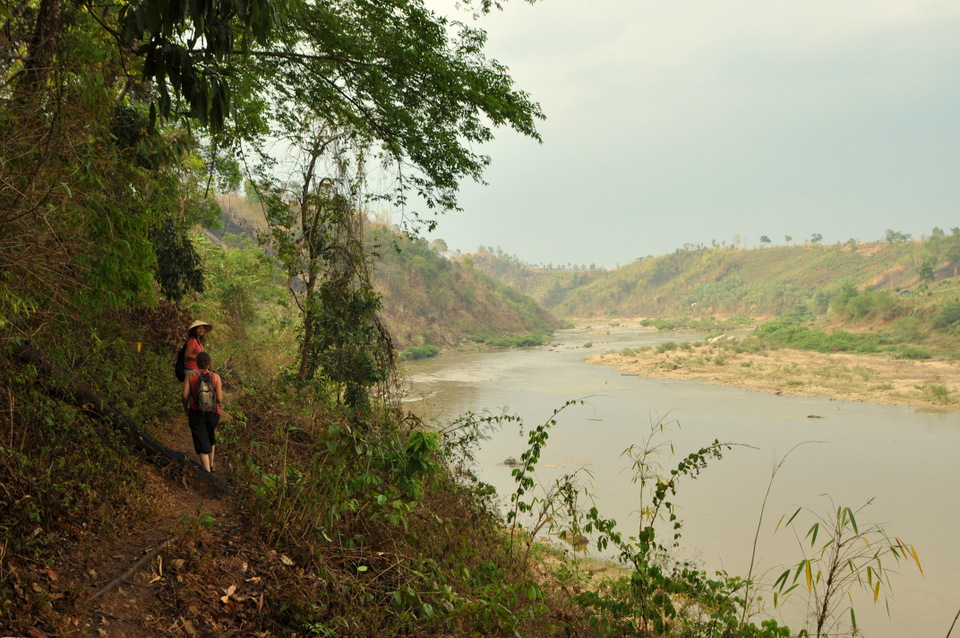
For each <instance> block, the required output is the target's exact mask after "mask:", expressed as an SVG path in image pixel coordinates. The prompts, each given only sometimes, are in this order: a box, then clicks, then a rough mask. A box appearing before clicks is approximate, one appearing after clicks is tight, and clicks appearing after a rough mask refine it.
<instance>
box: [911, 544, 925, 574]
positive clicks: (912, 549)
mask: <svg viewBox="0 0 960 638" xmlns="http://www.w3.org/2000/svg"><path fill="white" fill-rule="evenodd" d="M910 553H911V555H912V556H913V562H915V563H916V564H917V569H919V570H920V575H921V576H922V575H923V565H921V564H920V557H919V556H917V548H916V547H914V546H913V545H911V546H910Z"/></svg>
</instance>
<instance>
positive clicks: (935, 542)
mask: <svg viewBox="0 0 960 638" xmlns="http://www.w3.org/2000/svg"><path fill="white" fill-rule="evenodd" d="M702 338H703V337H702V335H700V334H698V333H692V332H682V331H681V332H673V333H660V332H655V331H649V330H643V329H641V328H640V327H638V326H637V325H635V324H606V323H597V324H594V325H593V326H581V327H578V328H576V329H570V330H563V331H559V332H558V333H557V334H556V335H555V338H554V343H553V345H551V346H548V347H540V348H530V349H522V350H502V351H493V352H451V353H444V354H441V355H440V356H438V357H435V358H432V359H424V360H419V361H413V362H409V363H407V364H406V366H405V372H406V376H407V379H408V382H409V390H408V394H407V398H406V399H405V401H406V406H407V408H408V409H410V410H411V411H413V412H415V413H417V414H419V415H421V416H422V417H424V418H425V419H426V420H427V421H428V422H433V423H436V424H437V425H438V426H443V425H444V424H447V423H449V422H450V421H452V420H453V419H455V418H456V417H458V416H460V415H461V414H464V413H466V412H474V413H480V412H483V411H488V412H491V413H493V414H500V413H507V414H511V415H516V416H518V417H520V419H521V420H522V421H523V423H524V432H525V433H526V432H529V430H530V429H531V428H533V427H535V426H536V425H539V424H541V423H544V422H545V421H547V420H548V419H550V418H551V417H552V415H553V414H554V411H555V410H557V409H559V408H561V407H563V406H564V403H565V402H567V401H569V400H578V401H579V400H582V401H584V404H583V405H581V404H579V403H578V404H576V405H572V406H569V407H567V408H565V409H563V410H562V411H561V412H560V413H559V414H558V415H557V416H556V417H554V418H555V419H556V421H557V423H556V425H555V426H553V427H552V428H551V429H550V431H549V435H550V438H549V441H548V443H547V446H546V448H545V449H544V451H543V453H542V455H541V458H540V462H539V466H538V469H537V475H538V480H539V481H540V482H541V483H542V484H544V485H550V484H552V482H553V480H554V479H556V478H558V477H560V476H562V475H566V474H569V473H571V472H574V471H577V470H581V474H580V476H581V477H582V478H583V481H584V485H585V487H586V488H587V489H588V491H589V492H590V493H591V495H592V497H593V499H594V502H595V503H596V505H597V507H598V508H599V510H600V511H601V513H602V515H603V516H604V517H605V518H613V519H616V520H617V521H618V523H619V529H620V530H621V531H622V532H624V535H625V536H628V535H630V534H631V533H633V532H635V531H636V529H637V527H638V520H639V519H638V507H639V506H638V503H639V488H638V486H637V485H636V483H635V482H634V480H633V471H632V470H631V461H630V459H629V458H628V457H626V456H624V455H623V452H624V450H626V449H627V448H628V447H630V446H642V445H643V444H644V442H645V441H646V440H647V439H648V438H649V436H650V433H651V428H652V427H653V425H654V424H657V423H660V424H662V426H663V432H662V433H661V432H660V431H659V427H658V428H656V436H655V437H654V438H653V443H654V444H662V445H661V447H660V448H659V450H660V451H659V453H658V456H657V457H656V458H658V459H659V463H660V465H661V466H662V467H663V468H664V470H665V471H669V470H670V469H671V468H673V467H676V464H677V462H679V461H680V459H681V458H682V457H684V456H686V455H687V454H688V453H690V452H694V451H696V450H698V449H700V448H701V447H704V446H705V445H708V444H709V443H711V442H713V441H714V439H719V440H720V441H721V442H725V443H733V444H736V445H735V446H734V447H733V449H732V450H729V451H726V452H725V453H724V458H723V459H722V460H712V461H711V462H710V464H709V466H708V467H707V468H706V469H705V470H704V471H703V472H702V473H701V475H700V476H699V477H698V478H697V479H696V480H691V479H690V478H682V479H681V480H680V482H679V483H678V492H677V496H676V497H675V498H673V499H672V502H673V503H674V504H675V505H676V512H677V514H678V516H679V518H680V520H681V521H682V523H683V528H682V530H681V531H682V538H681V539H680V546H679V547H678V548H677V549H676V550H675V552H674V554H675V557H677V558H679V559H688V560H694V561H696V562H697V563H698V564H699V565H701V566H702V567H703V568H704V569H706V570H707V571H708V572H711V573H712V572H714V571H716V570H721V569H722V570H725V571H726V572H728V573H729V574H732V575H740V576H746V574H747V571H748V568H749V565H750V560H751V553H752V550H753V546H754V536H755V534H756V532H757V526H758V522H759V525H760V533H759V537H758V538H759V540H758V542H757V544H756V559H755V565H756V566H755V567H754V572H753V573H754V577H755V579H757V578H759V579H760V580H765V581H767V582H769V583H772V582H773V581H774V580H775V578H776V576H777V575H779V574H780V573H781V572H782V571H783V570H784V569H786V568H788V567H789V566H791V565H794V564H796V563H797V562H798V561H799V560H800V559H802V558H803V555H802V553H801V549H800V547H799V544H798V540H797V538H796V536H795V535H794V534H793V533H792V532H790V531H789V530H787V529H784V528H783V527H781V529H780V530H779V531H775V530H776V527H777V524H778V521H779V520H780V519H781V517H783V516H786V517H789V516H790V515H792V514H793V513H794V512H795V511H796V510H797V508H806V509H805V511H804V512H802V513H801V514H800V515H799V516H798V517H797V521H798V522H800V521H802V522H803V523H802V524H800V525H798V526H797V529H798V530H799V534H800V536H801V537H802V536H803V534H805V532H806V530H807V529H808V528H809V527H810V526H811V525H812V524H813V523H814V522H816V521H815V519H814V515H821V516H825V517H827V518H831V517H832V515H833V512H834V511H835V510H836V507H837V506H847V507H851V508H852V509H853V510H857V509H858V508H859V507H860V506H864V505H866V504H867V503H868V501H870V504H869V505H867V506H866V507H864V508H863V509H862V510H861V511H859V512H858V513H857V516H856V518H857V522H858V524H859V526H860V528H861V529H864V528H866V527H868V526H869V525H871V524H878V525H881V526H882V527H883V528H884V529H885V530H886V532H887V534H889V535H891V536H896V537H898V538H900V539H902V541H903V542H904V543H907V544H910V545H913V546H915V547H916V549H917V552H918V554H919V557H920V560H921V563H922V565H923V570H924V573H923V575H921V574H920V572H919V571H918V570H917V568H916V565H915V564H914V563H913V562H912V561H910V562H901V563H900V564H899V565H897V564H896V563H895V562H893V560H892V559H889V558H888V559H887V560H886V561H885V563H884V567H886V568H888V569H889V568H894V569H895V571H897V572H898V573H896V574H894V575H893V576H892V577H891V579H890V580H891V582H892V586H893V596H892V598H891V599H890V605H889V606H890V615H889V616H888V615H887V613H886V609H885V607H884V605H883V598H881V602H880V604H879V605H874V604H873V602H872V598H871V597H870V596H867V595H864V594H861V593H860V592H857V591H855V593H854V607H855V609H856V615H857V620H858V624H859V627H860V630H861V631H862V632H863V635H864V636H867V637H868V638H913V637H916V638H921V637H923V638H927V637H929V636H945V635H946V634H947V631H948V630H949V628H950V625H951V623H952V621H953V618H954V615H955V614H956V613H957V610H958V608H960V526H958V523H960V508H958V507H957V503H956V493H957V486H958V484H960V463H958V462H957V454H958V451H960V414H957V413H937V412H929V411H922V410H918V409H914V408H905V407H891V406H885V405H878V404H872V403H854V402H845V401H835V400H831V399H828V398H821V397H794V396H776V395H773V394H767V393H761V392H751V391H746V390H740V389H737V388H729V387H721V386H713V385H708V384H705V383H701V382H695V381H672V380H660V379H647V378H642V377H637V376H630V375H624V374H621V373H620V372H619V371H617V370H616V369H613V368H611V367H607V366H596V365H590V364H587V363H584V361H583V360H584V358H586V357H587V356H590V355H592V354H599V353H601V352H604V351H609V350H615V351H619V350H622V349H623V348H627V347H633V348H636V347H643V346H651V345H657V344H659V343H663V342H666V341H675V342H681V341H687V340H690V341H698V340H701V339H702ZM525 433H524V434H521V432H520V431H519V429H518V427H517V426H516V425H510V424H507V425H504V426H503V427H502V428H501V429H500V430H499V431H497V432H495V433H494V434H493V435H492V436H491V438H490V439H489V440H487V441H485V442H483V443H482V444H481V446H480V447H479V449H478V450H477V453H476V460H477V465H478V467H477V472H478V474H479V476H480V478H481V479H482V480H484V481H486V482H488V483H490V484H491V485H493V486H494V487H496V488H497V491H498V493H499V494H501V495H503V501H504V502H506V501H507V500H508V498H509V494H510V493H512V492H513V491H514V490H515V488H516V485H515V483H514V482H513V479H512V477H511V468H510V467H508V466H506V465H504V464H503V461H504V460H505V459H506V458H507V457H511V456H512V457H516V458H518V459H519V458H520V455H521V454H522V453H523V452H524V450H525V449H526V441H527V437H526V434H525ZM671 452H672V454H671ZM780 461H783V462H782V464H780V468H779V470H778V471H777V473H776V476H775V478H773V480H772V481H771V476H772V472H773V469H774V466H775V465H777V464H778V463H780ZM768 486H769V489H770V494H769V497H768V498H767V502H766V506H765V513H764V515H763V517H762V519H761V517H760V514H761V512H760V510H761V507H762V506H763V504H764V495H765V493H766V492H767V489H768ZM871 499H872V500H871ZM521 523H525V521H524V520H523V519H521ZM659 529H660V532H659V535H660V536H659V537H660V538H661V539H664V538H667V536H666V535H667V534H668V530H667V528H666V526H665V525H663V524H661V525H660V527H659ZM820 540H821V542H822V536H821V539H820ZM764 598H765V599H766V600H768V601H769V600H771V599H772V597H771V596H770V595H769V592H768V593H767V595H766V596H765V597H764ZM793 604H794V605H795V606H796V607H795V608H787V609H786V610H784V611H777V610H772V609H769V608H768V609H767V610H766V611H767V612H768V613H769V614H770V615H773V616H775V617H778V618H780V619H781V620H785V621H786V622H787V623H788V624H789V625H790V626H791V628H793V629H794V631H796V630H797V629H799V628H800V625H801V619H802V618H803V607H802V597H796V598H795V599H794V601H793ZM842 609H845V607H843V608H842ZM781 614H783V615H782V616H781ZM844 617H845V618H846V617H848V614H846V613H845V614H844ZM955 635H957V636H960V629H958V630H957V633H955Z"/></svg>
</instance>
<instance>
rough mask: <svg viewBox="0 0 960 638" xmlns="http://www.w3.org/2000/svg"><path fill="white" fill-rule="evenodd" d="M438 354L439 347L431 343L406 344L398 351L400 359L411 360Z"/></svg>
mask: <svg viewBox="0 0 960 638" xmlns="http://www.w3.org/2000/svg"><path fill="white" fill-rule="evenodd" d="M438 354H440V348H438V347H436V346H431V345H429V344H428V345H425V346H408V347H406V348H404V349H403V351H402V352H400V360H401V361H413V360H416V359H427V358H429V357H435V356H437V355H438Z"/></svg>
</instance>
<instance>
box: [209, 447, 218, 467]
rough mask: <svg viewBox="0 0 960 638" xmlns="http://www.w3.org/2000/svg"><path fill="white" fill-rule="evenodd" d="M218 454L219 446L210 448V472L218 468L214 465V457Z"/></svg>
mask: <svg viewBox="0 0 960 638" xmlns="http://www.w3.org/2000/svg"><path fill="white" fill-rule="evenodd" d="M216 454H217V446H216V445H214V446H212V447H211V448H210V454H209V456H210V471H211V472H212V471H213V468H215V467H216V465H214V463H213V457H214V456H216Z"/></svg>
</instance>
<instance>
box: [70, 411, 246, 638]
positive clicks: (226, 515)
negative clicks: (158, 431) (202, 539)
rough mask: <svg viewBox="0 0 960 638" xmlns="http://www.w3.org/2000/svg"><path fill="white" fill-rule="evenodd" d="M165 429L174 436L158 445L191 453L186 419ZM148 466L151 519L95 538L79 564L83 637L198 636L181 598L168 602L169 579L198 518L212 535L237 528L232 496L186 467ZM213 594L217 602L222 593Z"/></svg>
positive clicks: (173, 577)
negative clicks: (208, 491) (212, 489)
mask: <svg viewBox="0 0 960 638" xmlns="http://www.w3.org/2000/svg"><path fill="white" fill-rule="evenodd" d="M184 421H185V419H184ZM165 430H166V431H167V432H169V433H170V434H168V435H161V436H159V440H160V442H161V443H163V444H164V445H166V446H168V447H170V448H172V449H174V450H179V451H182V452H185V453H187V454H190V455H191V456H193V442H192V440H191V437H190V431H189V429H188V428H187V426H186V423H185V422H183V423H176V424H170V425H168V426H167V427H166V428H165ZM225 460H226V459H222V460H221V459H220V458H218V463H217V470H218V471H223V472H226V471H228V463H225V462H222V461H225ZM146 471H147V473H148V475H149V478H148V484H147V488H146V492H147V493H146V494H145V496H146V497H147V499H148V500H149V501H150V503H151V504H152V505H153V509H152V516H150V517H149V518H147V519H145V520H141V521H137V522H136V523H135V524H134V525H133V526H132V527H130V528H128V529H120V530H118V531H117V533H116V534H115V535H114V536H112V537H108V538H102V539H98V540H99V542H95V543H93V544H92V545H91V546H89V547H87V553H86V554H85V555H84V556H82V557H78V560H77V561H76V566H75V567H76V568H78V569H82V570H83V572H84V574H83V575H84V576H86V578H87V580H88V581H89V582H90V583H91V588H90V590H89V591H88V592H87V595H88V596H89V598H88V599H87V601H86V606H87V621H86V623H82V622H80V621H78V626H77V630H78V632H80V633H82V634H84V635H97V634H98V635H100V636H108V637H117V638H140V637H147V636H151V637H152V636H159V635H196V631H197V626H196V624H197V623H195V622H192V621H191V620H190V619H188V618H187V617H185V616H184V615H183V614H181V613H178V610H177V607H178V605H177V604H176V600H171V599H170V596H171V594H173V595H175V589H176V586H175V585H174V583H173V582H172V581H177V580H179V579H180V578H181V575H180V574H179V572H181V571H182V570H183V568H184V566H185V562H186V561H185V560H184V559H183V558H181V557H179V556H178V554H180V553H181V548H180V547H179V544H180V543H181V542H182V539H183V538H184V537H185V535H188V534H190V531H189V529H190V527H191V526H196V525H197V521H199V520H201V518H202V519H203V520H205V521H208V522H209V524H210V525H212V527H211V529H210V531H211V532H212V533H213V535H214V536H215V537H216V536H222V535H223V534H224V532H225V531H226V530H229V529H230V528H233V527H235V526H237V525H238V521H236V520H235V519H234V518H233V517H232V503H231V502H230V499H229V497H225V496H224V497H215V496H209V495H205V494H204V492H203V490H202V489H201V486H199V485H191V484H190V482H191V481H190V477H188V476H187V474H186V473H185V472H181V471H178V470H161V469H158V468H156V467H153V466H147V468H146ZM193 482H194V483H195V481H193ZM171 585H174V586H173V587H172V590H173V591H171ZM212 593H213V594H216V591H213V592H212ZM220 593H221V595H222V594H223V592H220ZM211 599H212V600H213V601H216V600H217V597H216V596H211ZM171 612H175V613H173V614H171Z"/></svg>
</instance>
